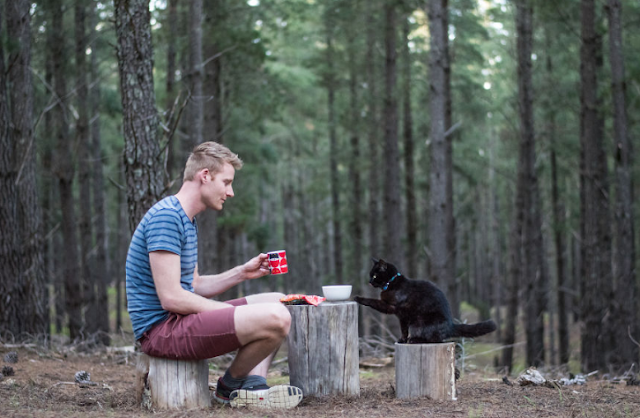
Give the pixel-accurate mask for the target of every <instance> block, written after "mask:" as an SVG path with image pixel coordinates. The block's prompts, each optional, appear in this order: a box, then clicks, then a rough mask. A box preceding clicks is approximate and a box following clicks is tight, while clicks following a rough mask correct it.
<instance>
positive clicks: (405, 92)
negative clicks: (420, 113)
mask: <svg viewBox="0 0 640 418" xmlns="http://www.w3.org/2000/svg"><path fill="white" fill-rule="evenodd" d="M402 41H403V42H402V50H401V51H402V61H403V73H404V74H403V75H404V80H403V81H404V83H403V88H402V99H403V114H404V118H403V139H404V187H405V196H406V200H407V212H406V222H407V224H406V225H405V226H406V231H407V237H406V240H407V265H406V271H407V274H408V275H409V277H417V274H418V257H417V256H418V220H417V216H416V187H415V184H414V177H415V175H416V173H415V168H414V166H415V164H414V155H413V154H414V150H413V119H412V115H411V54H410V52H409V16H407V15H404V16H403V17H402Z"/></svg>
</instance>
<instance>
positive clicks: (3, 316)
mask: <svg viewBox="0 0 640 418" xmlns="http://www.w3.org/2000/svg"><path fill="white" fill-rule="evenodd" d="M4 12H5V11H4V8H0V31H2V24H3V23H4V18H5V14H4ZM7 20H8V19H7ZM8 96H9V92H8V91H7V80H6V73H5V66H4V42H3V41H0V196H3V198H2V199H0V238H1V239H0V265H1V266H2V268H1V269H0V295H1V296H0V298H1V299H0V305H1V306H2V310H0V329H2V333H1V334H0V338H3V339H5V338H6V339H8V338H10V337H11V335H15V333H16V332H18V333H20V328H21V326H20V322H19V320H20V316H21V314H22V312H21V311H20V309H21V307H22V303H21V301H20V296H21V295H20V293H21V292H17V291H16V290H17V289H16V290H14V287H15V286H16V284H19V278H20V277H22V271H23V267H22V266H23V264H22V261H23V259H22V257H21V254H20V253H21V252H22V251H21V248H20V247H21V245H20V233H19V228H18V193H17V190H16V178H17V177H18V168H19V162H18V155H16V154H17V150H16V149H15V141H14V140H13V136H12V132H11V130H10V129H9V121H10V120H11V115H10V112H9V100H8Z"/></svg>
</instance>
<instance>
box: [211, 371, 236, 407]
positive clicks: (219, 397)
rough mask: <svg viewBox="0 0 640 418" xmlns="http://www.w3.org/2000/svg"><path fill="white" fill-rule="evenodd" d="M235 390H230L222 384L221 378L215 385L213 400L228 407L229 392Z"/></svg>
mask: <svg viewBox="0 0 640 418" xmlns="http://www.w3.org/2000/svg"><path fill="white" fill-rule="evenodd" d="M234 390H235V389H232V388H230V387H228V386H227V385H225V384H224V382H223V381H222V378H220V379H218V384H217V385H216V393H215V395H213V399H215V400H216V401H218V402H220V403H222V404H225V405H228V404H229V396H231V392H233V391H234Z"/></svg>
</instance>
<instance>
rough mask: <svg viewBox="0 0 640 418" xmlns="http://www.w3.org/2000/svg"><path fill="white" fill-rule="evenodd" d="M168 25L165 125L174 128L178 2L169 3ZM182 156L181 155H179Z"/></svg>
mask: <svg viewBox="0 0 640 418" xmlns="http://www.w3.org/2000/svg"><path fill="white" fill-rule="evenodd" d="M167 8H168V17H167V20H168V23H169V36H168V39H167V80H166V84H165V88H166V92H165V93H166V100H165V118H164V121H165V124H166V126H167V127H172V126H173V124H174V123H175V120H176V118H177V117H178V115H177V111H178V106H177V104H176V103H175V100H176V94H175V92H174V86H175V82H176V41H177V39H178V36H175V35H176V34H177V33H178V0H169V3H168V7H167ZM174 137H175V135H172V136H171V137H169V138H168V139H167V145H166V146H167V153H166V155H167V179H168V180H169V181H173V180H174V179H176V176H177V173H176V172H179V167H177V161H176V158H175V156H176V154H178V152H177V150H175V149H174V140H173V139H174ZM178 155H180V154H178Z"/></svg>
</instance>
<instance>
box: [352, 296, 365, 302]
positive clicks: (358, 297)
mask: <svg viewBox="0 0 640 418" xmlns="http://www.w3.org/2000/svg"><path fill="white" fill-rule="evenodd" d="M353 301H354V302H357V303H359V304H362V302H363V301H364V298H363V297H361V296H354V297H353Z"/></svg>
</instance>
